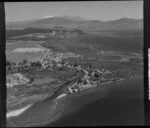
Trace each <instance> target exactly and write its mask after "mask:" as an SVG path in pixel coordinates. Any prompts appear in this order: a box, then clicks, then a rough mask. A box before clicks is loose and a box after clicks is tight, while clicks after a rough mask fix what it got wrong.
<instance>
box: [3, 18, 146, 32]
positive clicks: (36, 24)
mask: <svg viewBox="0 0 150 128" xmlns="http://www.w3.org/2000/svg"><path fill="white" fill-rule="evenodd" d="M56 26H63V27H66V28H74V27H78V28H80V29H82V30H97V31H99V30H141V29H143V19H132V18H121V19H117V20H111V21H100V20H89V19H85V18H82V17H80V16H47V17H44V18H40V19H36V20H30V21H16V22H6V29H25V28H29V27H33V28H53V27H56Z"/></svg>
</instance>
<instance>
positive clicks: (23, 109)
mask: <svg viewBox="0 0 150 128" xmlns="http://www.w3.org/2000/svg"><path fill="white" fill-rule="evenodd" d="M31 106H32V104H29V105H27V106H26V107H23V108H21V109H17V110H13V111H10V112H8V113H7V114H6V117H7V118H10V117H14V116H19V115H20V114H22V113H23V112H24V111H25V110H27V109H28V108H29V107H31Z"/></svg>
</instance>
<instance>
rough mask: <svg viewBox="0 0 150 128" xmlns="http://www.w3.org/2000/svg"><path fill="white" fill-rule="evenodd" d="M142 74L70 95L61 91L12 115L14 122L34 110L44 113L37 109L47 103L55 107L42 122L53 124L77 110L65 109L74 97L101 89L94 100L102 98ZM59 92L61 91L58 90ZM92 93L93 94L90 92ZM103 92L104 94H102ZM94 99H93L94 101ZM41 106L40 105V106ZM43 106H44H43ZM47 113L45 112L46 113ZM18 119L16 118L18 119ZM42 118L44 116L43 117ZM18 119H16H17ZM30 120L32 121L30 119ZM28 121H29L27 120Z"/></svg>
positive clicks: (88, 94)
mask: <svg viewBox="0 0 150 128" xmlns="http://www.w3.org/2000/svg"><path fill="white" fill-rule="evenodd" d="M142 76H143V75H141V74H137V75H135V76H133V77H132V78H130V79H125V80H123V81H118V82H116V83H114V82H113V83H109V84H105V85H102V86H95V87H92V88H89V89H85V90H83V91H81V92H80V93H73V94H70V95H68V94H64V93H61V94H60V95H58V96H57V97H55V96H52V97H48V98H46V99H45V100H43V101H41V102H37V103H35V104H34V105H33V106H31V107H30V108H29V109H27V110H26V111H25V112H23V113H22V114H21V115H19V116H17V117H12V120H14V122H18V121H19V118H22V117H24V115H25V116H26V117H27V115H28V114H31V115H32V113H30V112H31V111H32V110H33V111H34V113H33V114H35V115H36V114H37V115H39V113H41V114H42V112H39V113H36V112H37V111H38V110H36V109H39V108H41V107H40V106H45V105H46V104H47V105H46V106H45V107H46V109H47V107H48V106H49V107H50V108H51V107H54V108H55V109H50V113H49V114H48V113H47V112H46V113H47V114H48V115H47V118H46V119H45V121H44V122H45V123H44V122H43V121H42V124H43V125H44V124H51V123H53V122H55V121H56V120H58V119H59V118H61V117H63V116H64V115H66V114H67V113H70V112H71V111H76V110H72V109H71V110H64V109H65V108H67V105H68V103H69V102H70V103H69V104H71V103H72V102H73V101H74V100H73V99H76V98H81V99H82V96H83V97H85V96H89V97H91V95H95V94H94V93H95V91H96V92H98V91H100V92H101V95H99V97H96V98H95V97H93V96H92V97H93V100H96V99H98V98H101V97H103V96H104V95H106V93H107V91H109V90H111V88H112V87H113V86H118V84H121V83H124V82H125V81H132V80H134V79H139V78H140V79H142ZM114 84H117V85H114ZM58 93H59V92H58ZM90 93H91V94H90ZM102 93H103V94H102ZM93 100H92V101H93ZM50 102H53V103H54V104H53V103H52V104H51V103H50ZM88 102H91V101H88ZM85 104H86V101H85ZM38 106H39V107H38ZM80 107H83V106H82V105H81V106H79V107H78V108H77V109H80ZM42 108H43V107H42ZM42 111H44V110H42ZM46 113H45V114H46ZM15 118H16V119H17V120H18V121H17V120H16V119H15ZM41 118H42V117H41ZM15 120H16V121H15ZM38 120H39V121H38V122H35V123H34V124H38V125H40V126H41V125H42V124H40V123H39V122H41V121H40V120H41V119H40V117H38ZM29 122H30V121H29ZM29 122H28V126H30V125H31V124H33V123H31V122H30V123H29ZM26 123H27V122H26ZM24 125H27V124H24ZM24 125H23V124H22V125H21V124H20V126H24ZM35 126H37V125H35Z"/></svg>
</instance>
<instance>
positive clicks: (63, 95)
mask: <svg viewBox="0 0 150 128" xmlns="http://www.w3.org/2000/svg"><path fill="white" fill-rule="evenodd" d="M66 95H67V94H65V93H63V94H61V95H59V96H58V97H57V98H56V99H60V98H62V97H65V96H66Z"/></svg>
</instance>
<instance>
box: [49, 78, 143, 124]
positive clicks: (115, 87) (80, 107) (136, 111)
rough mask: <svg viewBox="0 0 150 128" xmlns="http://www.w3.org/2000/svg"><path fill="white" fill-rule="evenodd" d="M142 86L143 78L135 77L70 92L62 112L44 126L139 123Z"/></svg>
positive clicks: (141, 115)
mask: <svg viewBox="0 0 150 128" xmlns="http://www.w3.org/2000/svg"><path fill="white" fill-rule="evenodd" d="M104 88H105V89H104ZM143 89H144V84H143V78H141V77H137V78H134V79H131V80H128V81H123V82H120V83H117V84H111V85H108V86H107V87H106V86H105V87H102V88H101V87H100V88H98V89H96V91H93V92H90V93H85V94H83V95H81V96H80V95H78V96H71V97H69V98H68V99H67V100H70V101H68V107H67V108H66V109H65V110H64V111H65V112H64V116H62V117H61V118H59V119H58V120H56V121H55V122H53V123H51V124H48V125H46V126H101V125H143V124H144V90H143ZM66 111H67V112H66ZM66 113H67V114H66Z"/></svg>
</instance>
